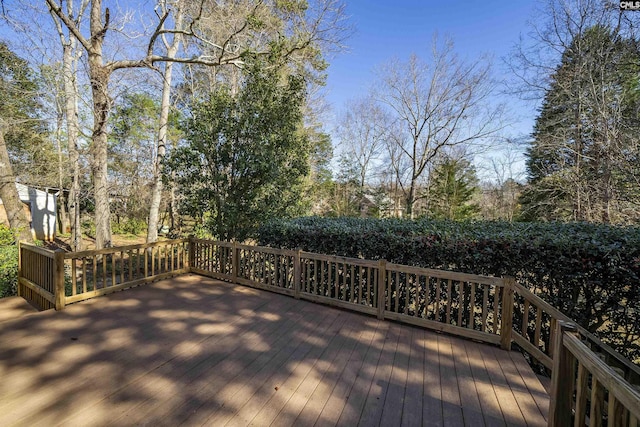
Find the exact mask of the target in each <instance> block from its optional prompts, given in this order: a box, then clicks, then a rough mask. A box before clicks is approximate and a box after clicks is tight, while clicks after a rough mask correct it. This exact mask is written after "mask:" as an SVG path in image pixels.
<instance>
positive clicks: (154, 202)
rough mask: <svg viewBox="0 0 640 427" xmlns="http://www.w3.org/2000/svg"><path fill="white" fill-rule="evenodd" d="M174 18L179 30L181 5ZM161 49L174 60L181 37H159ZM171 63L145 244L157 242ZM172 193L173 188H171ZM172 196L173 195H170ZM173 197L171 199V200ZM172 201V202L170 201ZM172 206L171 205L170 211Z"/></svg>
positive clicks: (166, 75) (164, 81) (163, 7)
mask: <svg viewBox="0 0 640 427" xmlns="http://www.w3.org/2000/svg"><path fill="white" fill-rule="evenodd" d="M159 7H160V10H161V11H162V14H163V15H164V14H166V13H167V12H168V10H167V8H168V7H169V5H168V4H167V3H166V2H162V3H161V4H160V5H159ZM174 16H175V22H176V27H177V28H181V27H182V23H183V19H184V13H183V9H182V5H181V4H180V3H179V2H178V3H177V4H176V5H175V7H174ZM160 39H161V41H162V45H163V48H164V49H165V50H166V55H167V57H168V58H175V57H176V55H177V54H178V50H179V49H180V43H181V42H182V35H181V34H179V33H176V34H174V35H173V38H172V39H171V40H170V39H169V38H168V37H167V34H162V36H161V37H160ZM173 65H174V62H173V61H167V62H165V63H164V71H163V73H162V77H163V79H162V98H161V102H160V119H159V122H158V140H157V144H158V145H157V148H156V154H157V155H156V159H155V162H154V167H153V185H152V187H151V204H150V206H149V223H148V224H147V243H152V242H155V241H157V240H158V222H159V218H160V202H161V201H162V188H163V185H162V165H163V161H164V157H165V155H166V152H167V135H168V130H169V109H170V107H171V88H172V87H171V82H172V80H173ZM172 192H173V188H172ZM172 196H173V195H172ZM173 198H174V197H172V199H173ZM172 201H173V200H172ZM173 206H174V204H173V203H172V209H173Z"/></svg>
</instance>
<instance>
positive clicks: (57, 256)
mask: <svg viewBox="0 0 640 427" xmlns="http://www.w3.org/2000/svg"><path fill="white" fill-rule="evenodd" d="M53 289H54V292H55V297H56V310H62V309H63V308H64V305H65V295H64V251H63V250H62V249H58V250H56V251H55V252H54V254H53Z"/></svg>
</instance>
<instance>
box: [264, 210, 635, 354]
mask: <svg viewBox="0 0 640 427" xmlns="http://www.w3.org/2000/svg"><path fill="white" fill-rule="evenodd" d="M258 241H259V244H261V245H266V246H273V247H279V248H288V249H295V248H300V249H303V250H305V251H309V252H318V253H326V254H333V255H340V256H348V257H359V258H365V259H373V260H375V259H386V260H387V261H390V262H394V263H399V264H407V265H414V266H420V267H428V268H438V269H446V270H454V271H461V272H466V273H475V274H486V275H494V276H504V275H510V276H514V277H516V279H517V280H518V282H519V283H521V284H522V285H524V286H527V287H529V288H530V289H532V290H534V291H535V292H536V293H537V294H539V295H541V296H542V297H543V298H544V299H545V300H546V301H548V302H549V303H551V304H553V305H554V306H556V307H558V308H559V309H560V310H561V311H563V312H564V313H566V314H567V315H568V316H570V317H571V318H573V319H575V320H576V321H577V322H578V323H580V324H581V325H582V326H583V327H585V328H587V329H588V330H590V331H591V332H594V333H596V334H597V335H599V336H600V337H601V339H603V341H605V342H607V343H609V344H611V345H612V346H613V347H614V348H615V349H617V350H618V351H619V352H621V353H623V354H625V355H627V356H628V357H630V358H631V359H632V360H636V363H638V361H640V345H639V344H640V282H639V280H638V278H639V277H640V228H637V227H616V226H608V225H596V224H587V223H506V222H449V221H430V220H416V221H409V220H397V219H395V220H394V219H385V220H376V219H359V218H338V219H324V218H315V217H310V218H298V219H294V220H278V221H271V222H269V223H267V224H265V225H263V226H262V227H261V228H260V230H259V232H258Z"/></svg>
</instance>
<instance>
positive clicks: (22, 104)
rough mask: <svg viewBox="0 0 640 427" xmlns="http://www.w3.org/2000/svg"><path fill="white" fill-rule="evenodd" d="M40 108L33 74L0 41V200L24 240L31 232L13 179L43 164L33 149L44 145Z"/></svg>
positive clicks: (38, 154)
mask: <svg viewBox="0 0 640 427" xmlns="http://www.w3.org/2000/svg"><path fill="white" fill-rule="evenodd" d="M40 108H41V104H40V100H39V93H38V84H37V77H36V75H35V73H34V72H33V70H32V69H31V68H30V67H29V65H28V64H27V62H26V61H25V60H24V59H22V58H20V57H19V56H17V55H16V54H15V53H13V52H12V51H11V50H10V49H9V47H8V46H7V44H6V43H4V42H0V199H2V202H3V204H4V208H5V211H6V213H7V218H8V219H9V224H10V225H11V228H13V229H14V230H16V231H17V232H18V233H19V236H18V238H19V239H24V240H31V233H30V231H29V223H28V218H27V217H26V215H25V212H24V209H23V206H22V203H21V202H20V199H19V197H18V192H17V190H16V186H15V182H16V175H17V174H19V173H20V171H28V170H30V169H31V170H34V171H35V170H36V169H37V166H38V165H41V164H43V162H42V161H41V160H42V156H40V154H41V153H43V152H41V150H37V149H36V150H34V148H35V147H44V145H45V138H44V137H43V132H44V128H43V126H42V124H41V122H40V121H39V120H37V118H36V116H37V113H38V111H39V110H40ZM44 164H46V162H44Z"/></svg>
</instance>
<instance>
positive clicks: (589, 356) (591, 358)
mask: <svg viewBox="0 0 640 427" xmlns="http://www.w3.org/2000/svg"><path fill="white" fill-rule="evenodd" d="M563 343H564V346H565V347H566V348H567V349H568V350H569V351H570V352H571V354H573V356H574V357H575V358H576V359H577V360H578V361H579V362H580V363H581V364H582V365H583V366H584V367H585V368H587V370H588V371H589V372H591V374H592V375H593V376H594V377H596V378H597V379H598V382H599V383H601V384H603V385H604V386H605V387H606V388H607V389H608V390H609V392H613V394H614V395H615V398H616V400H618V401H619V402H620V403H622V404H623V405H624V407H625V408H627V409H628V410H629V411H630V412H631V413H633V415H634V416H635V417H636V418H638V419H640V393H639V392H637V391H636V390H635V389H634V388H633V387H631V385H630V384H629V383H628V382H627V381H625V380H624V378H622V377H621V376H620V375H618V374H617V373H616V371H614V370H613V369H611V367H609V366H608V365H607V364H606V363H604V362H603V361H602V360H600V359H599V358H598V356H597V355H596V354H595V353H593V351H591V349H590V348H589V347H587V346H586V345H585V344H584V343H583V342H582V341H580V339H579V338H578V337H576V336H575V335H572V334H569V333H565V334H564V337H563Z"/></svg>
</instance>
